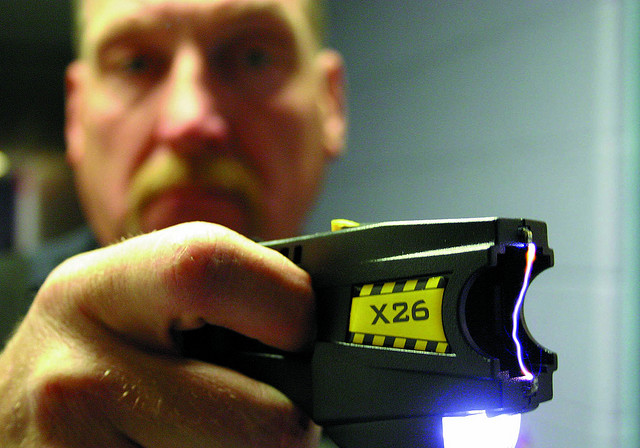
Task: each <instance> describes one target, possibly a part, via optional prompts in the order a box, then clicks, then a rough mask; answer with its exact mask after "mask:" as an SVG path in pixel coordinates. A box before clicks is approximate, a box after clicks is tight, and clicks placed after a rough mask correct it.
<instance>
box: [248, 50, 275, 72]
mask: <svg viewBox="0 0 640 448" xmlns="http://www.w3.org/2000/svg"><path fill="white" fill-rule="evenodd" d="M242 62H243V63H244V65H245V66H246V67H247V68H250V69H254V70H261V69H266V68H268V67H269V66H271V65H273V63H274V57H273V55H272V54H271V53H269V51H268V50H267V49H265V48H258V47H254V48H247V49H246V50H245V54H244V56H243V57H242Z"/></svg>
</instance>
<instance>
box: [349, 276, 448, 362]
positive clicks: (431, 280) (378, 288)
mask: <svg viewBox="0 0 640 448" xmlns="http://www.w3.org/2000/svg"><path fill="white" fill-rule="evenodd" d="M446 282H447V279H446V278H445V277H442V276H438V277H428V278H427V277H424V278H418V279H410V280H401V281H395V282H380V283H369V284H365V285H359V286H356V287H354V291H353V293H354V294H353V296H354V297H364V296H374V295H382V294H391V293H402V292H407V291H421V290H427V289H444V287H445V286H446ZM349 342H350V343H352V344H359V345H370V346H375V347H389V348H398V349H405V350H417V351H423V352H433V353H447V354H448V353H451V347H450V345H449V343H448V342H446V341H428V340H423V339H410V338H401V337H395V336H383V335H375V334H366V333H353V332H350V333H349Z"/></svg>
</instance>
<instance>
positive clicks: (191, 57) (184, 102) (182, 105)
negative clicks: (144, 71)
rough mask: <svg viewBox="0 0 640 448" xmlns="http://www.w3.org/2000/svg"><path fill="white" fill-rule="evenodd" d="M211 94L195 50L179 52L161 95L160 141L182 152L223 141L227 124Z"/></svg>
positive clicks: (198, 54)
mask: <svg viewBox="0 0 640 448" xmlns="http://www.w3.org/2000/svg"><path fill="white" fill-rule="evenodd" d="M213 90H214V89H213V86H212V82H211V80H210V76H209V74H208V70H207V64H206V59H205V57H204V56H202V55H201V54H200V53H199V52H198V51H197V49H196V48H192V47H188V46H186V47H184V48H181V49H179V50H178V51H177V52H176V54H175V56H174V60H173V61H172V65H171V68H170V71H169V73H168V76H167V78H166V80H165V84H164V86H163V89H162V92H161V100H160V101H161V104H160V109H159V115H158V122H157V132H158V136H159V138H160V140H161V141H163V142H164V143H168V144H169V145H170V146H172V147H174V148H175V149H176V150H181V151H186V152H194V151H198V150H199V148H202V147H205V146H210V145H211V144H212V143H213V142H216V141H217V142H220V141H222V140H224V139H225V138H226V137H227V134H228V127H227V122H226V120H225V119H224V117H223V115H222V114H221V113H220V110H219V104H218V98H217V97H216V95H215V93H214V91H213ZM214 144H216V143H214Z"/></svg>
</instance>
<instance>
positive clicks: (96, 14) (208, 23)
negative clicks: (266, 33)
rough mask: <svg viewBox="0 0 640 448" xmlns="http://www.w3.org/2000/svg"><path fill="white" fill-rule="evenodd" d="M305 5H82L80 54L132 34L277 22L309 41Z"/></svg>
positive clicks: (232, 0) (239, 1)
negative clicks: (138, 31) (114, 37)
mask: <svg viewBox="0 0 640 448" xmlns="http://www.w3.org/2000/svg"><path fill="white" fill-rule="evenodd" d="M305 1H307V0H80V11H79V13H80V14H81V16H80V20H81V23H82V24H83V36H82V40H81V41H82V44H81V45H82V46H81V49H82V50H83V51H84V52H86V51H87V50H88V51H90V50H91V49H95V48H96V47H97V46H98V45H99V44H100V43H101V42H102V41H104V40H105V39H108V38H109V36H110V35H114V34H118V33H120V32H126V31H128V30H132V29H134V30H135V29H154V28H165V29H166V28H168V27H171V28H174V29H175V30H178V31H180V30H184V31H186V30H190V32H202V31H206V32H207V33H212V34H215V33H216V32H218V31H220V32H224V30H225V29H226V28H228V27H230V26H234V25H238V26H240V25H241V24H242V23H245V22H247V23H248V22H259V21H274V20H275V21H278V22H281V23H282V24H283V25H285V26H288V27H289V28H291V29H292V30H293V31H294V32H295V33H297V34H298V35H299V37H301V38H302V37H303V36H305V37H309V36H308V35H309V33H310V30H309V20H310V19H309V17H307V13H306V8H305V4H304V2H305Z"/></svg>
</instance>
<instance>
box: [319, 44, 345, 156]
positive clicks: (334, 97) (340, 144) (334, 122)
mask: <svg viewBox="0 0 640 448" xmlns="http://www.w3.org/2000/svg"><path fill="white" fill-rule="evenodd" d="M318 62H319V65H320V71H321V73H322V76H323V77H324V92H322V97H323V103H324V104H323V107H322V111H323V121H324V123H323V132H324V149H325V152H326V155H327V157H329V158H330V159H334V158H336V157H338V156H340V155H341V154H342V152H343V150H344V147H345V139H346V130H347V113H346V98H345V75H344V63H343V60H342V56H341V55H340V54H339V53H338V52H336V51H334V50H330V49H323V50H320V53H319V54H318Z"/></svg>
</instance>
